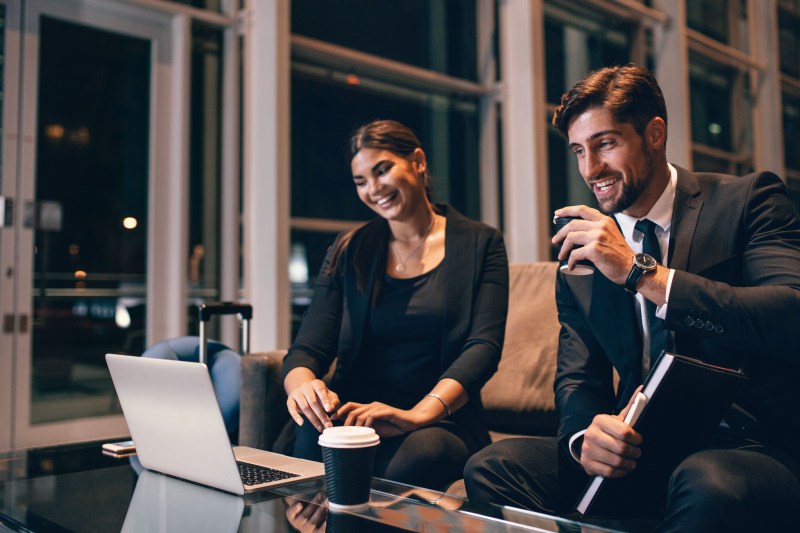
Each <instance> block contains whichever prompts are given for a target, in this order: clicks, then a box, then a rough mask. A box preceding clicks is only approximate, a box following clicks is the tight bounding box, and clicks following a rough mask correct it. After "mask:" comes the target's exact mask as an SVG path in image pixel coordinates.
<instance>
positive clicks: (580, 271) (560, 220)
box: [553, 217, 594, 276]
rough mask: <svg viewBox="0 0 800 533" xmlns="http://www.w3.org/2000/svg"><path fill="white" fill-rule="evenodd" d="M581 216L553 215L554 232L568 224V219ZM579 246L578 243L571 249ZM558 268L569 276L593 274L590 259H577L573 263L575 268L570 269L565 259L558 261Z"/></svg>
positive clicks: (575, 218) (559, 246) (578, 218)
mask: <svg viewBox="0 0 800 533" xmlns="http://www.w3.org/2000/svg"><path fill="white" fill-rule="evenodd" d="M580 218H581V217H553V224H554V225H555V232H554V234H555V233H558V232H559V231H560V230H561V228H563V227H564V226H566V225H567V224H569V222H570V220H580ZM578 248H581V246H580V245H577V246H574V247H573V248H572V249H573V250H577V249H578ZM558 249H559V250H561V245H560V244H559V245H558ZM558 269H559V270H560V271H561V272H563V273H564V274H569V275H571V276H588V275H590V274H594V265H593V264H592V262H591V261H587V260H585V259H584V260H582V261H578V262H577V263H576V264H575V268H573V269H572V270H570V269H569V264H568V261H567V260H566V259H564V260H562V261H559V262H558Z"/></svg>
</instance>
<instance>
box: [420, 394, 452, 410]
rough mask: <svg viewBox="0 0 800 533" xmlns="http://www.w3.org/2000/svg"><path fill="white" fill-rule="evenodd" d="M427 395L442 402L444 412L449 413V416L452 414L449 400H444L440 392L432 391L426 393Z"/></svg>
mask: <svg viewBox="0 0 800 533" xmlns="http://www.w3.org/2000/svg"><path fill="white" fill-rule="evenodd" d="M425 396H430V397H431V398H436V399H437V400H439V401H440V402H442V407H444V412H445V413H447V416H450V406H449V405H447V402H446V401H444V400H443V399H442V397H441V396H439V395H438V394H435V393H433V392H430V393H428V394H426V395H425Z"/></svg>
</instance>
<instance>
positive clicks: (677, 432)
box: [576, 352, 747, 516]
mask: <svg viewBox="0 0 800 533" xmlns="http://www.w3.org/2000/svg"><path fill="white" fill-rule="evenodd" d="M746 380H747V377H746V376H745V374H744V373H743V372H742V371H741V370H732V369H729V368H722V367H718V366H714V365H709V364H707V363H704V362H702V361H698V360H697V359H692V358H689V357H684V356H681V355H676V354H673V353H669V352H664V353H663V354H662V355H661V357H660V358H659V359H658V361H657V362H656V365H655V366H654V367H653V368H652V370H651V371H650V374H648V376H647V380H646V381H645V383H644V389H643V390H642V393H643V394H644V395H645V396H646V397H647V401H646V403H645V407H644V409H643V410H642V411H641V414H640V415H639V417H638V419H636V420H634V421H631V422H630V423H631V425H632V427H633V428H634V429H635V430H636V431H638V432H639V433H640V434H641V435H642V438H643V442H642V446H641V448H642V455H641V457H640V458H639V460H638V461H637V464H636V468H635V469H634V470H633V471H632V472H630V473H629V474H628V475H626V476H624V477H621V478H608V479H606V478H603V477H601V476H596V477H595V478H594V479H592V481H591V482H590V483H589V485H588V486H587V487H586V490H585V491H584V493H583V494H582V495H581V498H580V499H579V500H578V504H577V506H576V509H577V510H578V512H580V513H581V514H588V515H595V516H622V515H625V516H636V515H640V514H650V513H652V512H657V511H658V510H659V509H660V508H661V507H662V506H663V504H664V501H665V499H666V490H667V482H668V479H669V476H670V474H671V473H672V471H673V470H674V469H675V467H677V466H678V464H679V463H680V462H681V461H682V460H683V459H685V458H686V457H687V456H688V455H690V454H691V453H693V452H695V451H697V450H698V449H700V448H701V447H702V446H703V444H704V443H705V442H706V441H707V440H708V439H709V438H710V437H711V435H712V434H713V433H714V430H715V429H716V428H717V427H718V426H719V424H720V421H721V420H722V418H723V416H724V415H725V413H726V411H727V410H728V409H729V408H730V406H731V404H732V403H733V400H734V398H735V396H736V393H737V391H738V390H739V388H740V387H741V386H742V385H743V384H744V383H745V382H746Z"/></svg>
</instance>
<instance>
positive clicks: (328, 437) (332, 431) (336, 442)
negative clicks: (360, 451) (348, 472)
mask: <svg viewBox="0 0 800 533" xmlns="http://www.w3.org/2000/svg"><path fill="white" fill-rule="evenodd" d="M380 441H381V439H380V438H379V437H378V434H377V433H375V430H374V429H372V428H369V427H364V426H334V427H332V428H326V429H325V431H323V432H322V435H320V436H319V445H320V446H325V447H326V448H365V447H367V446H375V445H376V444H378V443H380Z"/></svg>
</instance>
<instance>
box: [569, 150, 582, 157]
mask: <svg viewBox="0 0 800 533" xmlns="http://www.w3.org/2000/svg"><path fill="white" fill-rule="evenodd" d="M572 153H573V154H575V155H576V156H578V157H580V156H582V155H583V148H575V149H573V150H572Z"/></svg>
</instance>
